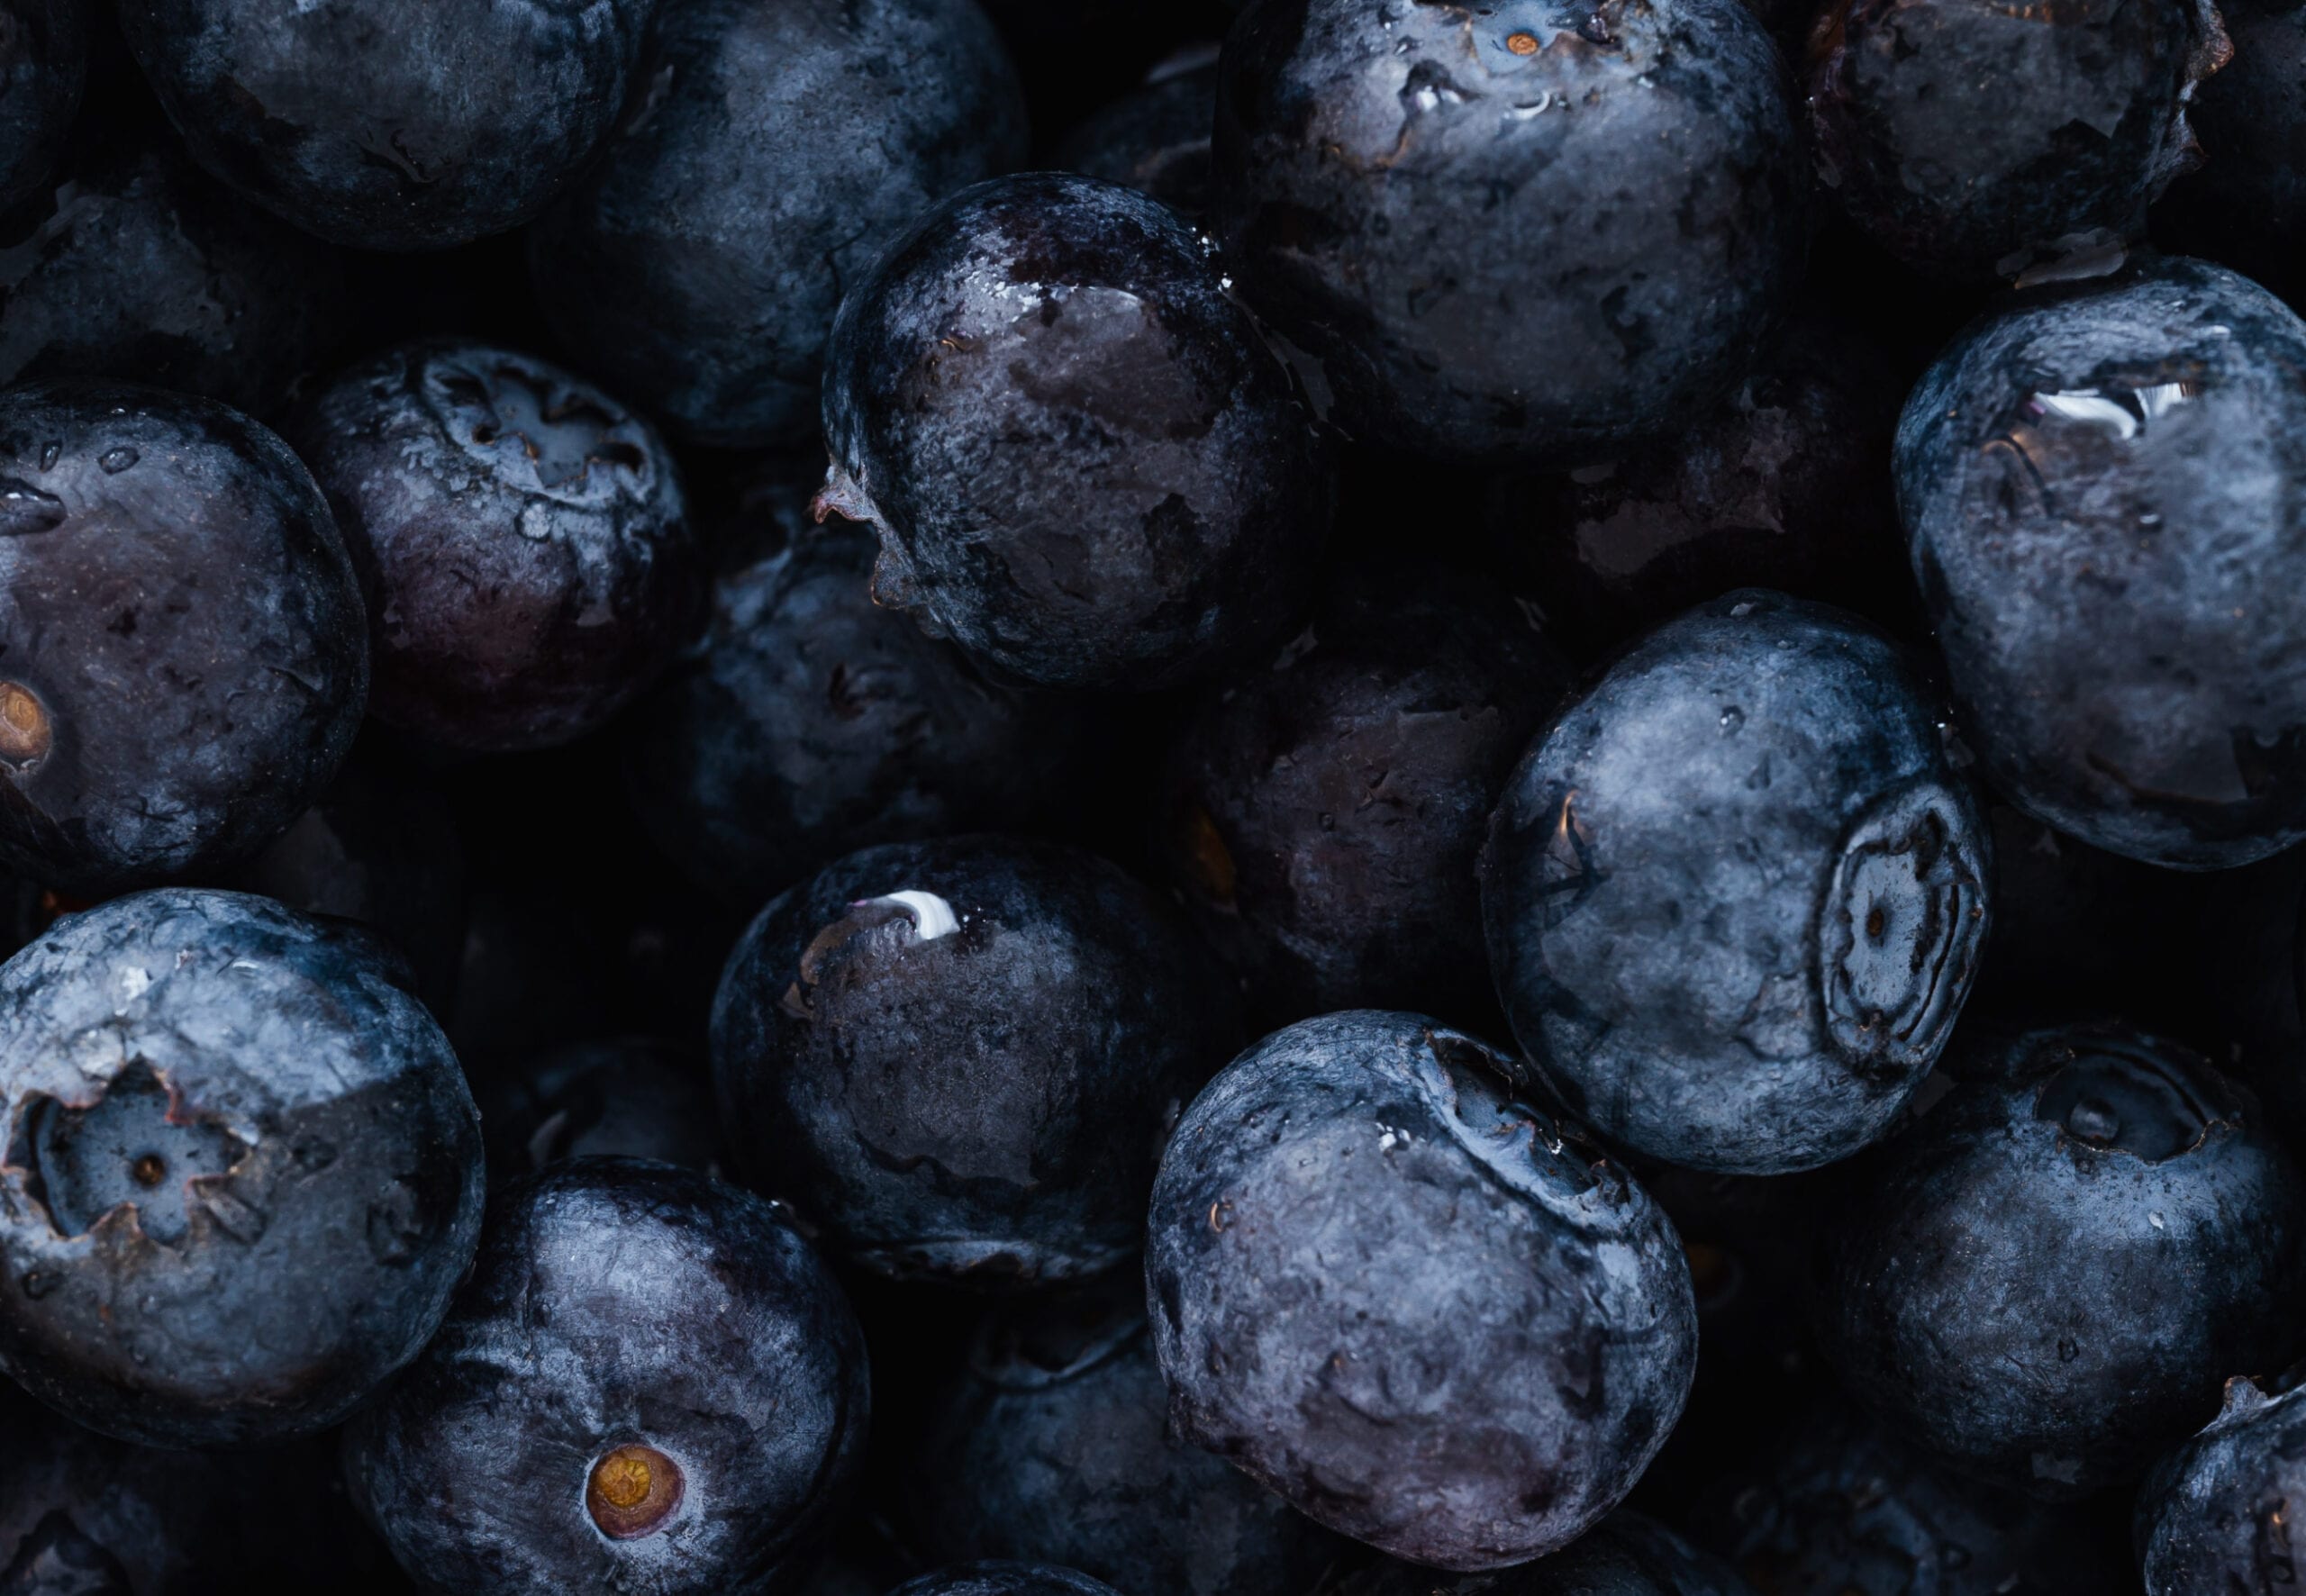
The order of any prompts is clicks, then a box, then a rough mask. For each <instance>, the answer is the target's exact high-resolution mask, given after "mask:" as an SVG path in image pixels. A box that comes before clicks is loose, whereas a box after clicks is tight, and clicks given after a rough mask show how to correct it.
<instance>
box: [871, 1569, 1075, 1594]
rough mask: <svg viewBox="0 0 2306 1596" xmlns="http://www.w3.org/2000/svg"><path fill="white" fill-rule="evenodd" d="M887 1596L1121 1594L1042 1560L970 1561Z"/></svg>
mask: <svg viewBox="0 0 2306 1596" xmlns="http://www.w3.org/2000/svg"><path fill="white" fill-rule="evenodd" d="M889 1596H1120V1593H1119V1592H1118V1591H1115V1590H1114V1589H1113V1588H1112V1586H1111V1585H1107V1584H1103V1583H1101V1582H1098V1581H1096V1580H1093V1579H1091V1578H1090V1577H1089V1576H1088V1575H1087V1574H1085V1573H1076V1572H1074V1571H1073V1570H1072V1569H1070V1568H1054V1567H1051V1566H1050V1565H1049V1564H1042V1563H971V1564H965V1565H963V1566H961V1567H959V1568H946V1569H940V1570H939V1571H938V1572H937V1573H924V1574H922V1575H921V1577H920V1578H919V1579H917V1580H913V1581H911V1582H908V1583H905V1584H903V1585H900V1586H898V1587H897V1588H896V1589H895V1590H894V1591H891V1592H889Z"/></svg>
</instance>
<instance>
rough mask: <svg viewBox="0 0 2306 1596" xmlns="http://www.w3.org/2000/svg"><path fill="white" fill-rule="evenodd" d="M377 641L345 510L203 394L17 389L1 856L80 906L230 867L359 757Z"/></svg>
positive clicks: (1, 749) (8, 398)
mask: <svg viewBox="0 0 2306 1596" xmlns="http://www.w3.org/2000/svg"><path fill="white" fill-rule="evenodd" d="M367 697H368V630H367V627H366V625H365V623H364V621H363V620H362V616H361V606H360V589H359V583H358V582H357V581H356V580H355V579H354V576H353V570H352V562H351V561H350V558H348V557H347V556H346V553H345V549H344V545H343V544H342V542H340V540H338V537H337V530H336V524H335V522H334V521H333V520H332V519H331V516H330V514H329V508H328V502H327V501H326V500H325V499H324V498H323V497H322V495H321V491H320V489H319V488H318V487H317V486H316V485H314V484H313V478H312V474H311V473H310V472H308V471H306V470H305V469H304V466H303V465H302V464H301V463H300V462H299V461H298V460H297V459H296V457H295V456H294V455H293V454H291V453H289V452H288V449H287V447H286V445H285V444H283V443H282V442H281V441H280V440H278V439H277V438H276V437H274V436H273V435H272V434H271V433H270V432H268V431H265V430H264V429H263V428H262V427H259V426H258V425H257V424H256V423H255V422H251V421H250V420H248V419H247V418H246V417H245V416H242V415H241V414H239V413H236V412H233V411H230V410H227V409H225V408H224V407H223V406H222V405H221V404H213V403H211V402H209V401H207V400H204V399H192V398H186V397H185V396H183V395H180V394H164V393H161V392H160V391H159V390H158V389H152V388H132V387H126V386H122V385H112V384H96V383H86V384H34V385H30V386H26V387H21V388H16V389H13V390H11V391H9V392H8V393H6V394H0V863H5V865H6V866H7V867H9V868H10V869H13V870H15V871H17V872H20V873H21V874H23V875H28V876H30V877H32V879H34V880H36V881H39V882H41V883H43V884H48V885H50V886H56V887H61V888H65V889H67V890H69V891H73V892H76V893H105V892H116V891H119V890H121V889H123V888H124V887H128V886H132V885H137V884H144V883H149V882H152V881H156V880H161V879H166V878H169V877H181V876H186V875H200V874H206V873H212V872H214V871H217V870H220V869H223V868H226V867H228V866H231V865H232V864H235V863H237V862H238V861H240V860H241V859H242V858H245V857H247V856H249V855H250V854H252V853H254V852H255V851H256V850H257V849H259V848H262V847H263V846H264V845H265V844H266V843H267V842H268V841H269V840H270V839H271V838H272V837H273V835H274V834H275V833H276V832H277V831H278V830H280V829H281V828H282V827H284V826H286V824H287V823H288V822H289V821H291V820H293V819H294V818H295V816H296V815H297V814H298V813H300V812H303V810H304V808H305V807H306V806H307V805H308V804H310V803H312V802H313V798H314V797H315V796H316V795H317V794H318V793H319V792H320V791H321V789H322V787H324V786H326V785H327V784H328V782H329V779H330V777H331V776H332V775H335V774H336V768H337V766H338V765H340V763H341V762H342V761H343V758H344V756H345V754H346V753H347V751H348V750H350V748H351V746H352V737H353V733H354V732H355V731H356V730H358V729H359V724H360V713H361V707H362V705H363V703H365V702H366V700H367Z"/></svg>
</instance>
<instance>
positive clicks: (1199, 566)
mask: <svg viewBox="0 0 2306 1596" xmlns="http://www.w3.org/2000/svg"><path fill="white" fill-rule="evenodd" d="M1228 289H1229V283H1228V281H1227V279H1225V278H1224V277H1222V276H1221V268H1220V267H1219V265H1218V263H1217V261H1216V260H1215V259H1214V258H1212V255H1211V253H1210V251H1209V249H1208V247H1207V245H1206V244H1205V242H1204V241H1203V240H1202V239H1201V238H1200V237H1199V236H1198V235H1197V234H1195V233H1194V231H1192V230H1191V229H1190V228H1189V227H1187V226H1186V225H1185V223H1184V222H1181V221H1179V220H1178V218H1177V217H1176V215H1175V214H1173V213H1170V212H1169V211H1167V210H1166V209H1164V208H1163V207H1162V206H1161V205H1159V204H1156V203H1155V202H1154V201H1152V200H1150V199H1148V198H1146V197H1145V196H1144V195H1139V194H1137V193H1134V192H1132V191H1130V190H1128V189H1125V188H1121V187H1119V186H1114V185H1112V184H1107V183H1099V182H1096V181H1094V180H1092V179H1090V178H1086V177H1072V176H1067V175H1060V174H1057V173H1040V174H1035V175H1030V176H1027V177H1012V178H1008V179H1003V180H997V181H994V182H992V183H987V184H984V185H981V186H978V187H976V188H972V189H969V190H967V191H966V192H964V193H962V194H960V195H956V196H954V197H953V198H952V199H950V200H949V201H947V202H946V203H945V204H941V205H940V206H938V207H937V208H936V209H935V210H933V211H931V212H930V213H928V214H927V215H926V216H924V217H922V218H921V221H920V222H917V223H915V225H914V226H913V228H912V231H909V232H908V233H907V234H906V235H905V236H904V237H903V239H902V240H900V241H899V242H897V243H896V244H895V245H894V246H892V248H891V249H890V252H889V253H888V254H887V255H886V256H885V257H884V258H882V260H881V262H880V264H879V265H878V266H877V267H876V268H874V270H873V272H872V274H871V275H870V276H869V277H867V278H865V279H864V280H863V281H862V282H861V283H860V284H858V286H857V288H856V289H855V291H854V292H852V293H851V294H850V295H849V297H848V299H847V300H845V301H844V302H843V303H842V305H841V313H840V321H839V322H838V323H837V324H836V325H835V327H834V330H833V341H832V347H831V351H830V353H829V355H828V357H827V363H826V373H825V389H824V422H825V435H826V439H827V441H828V442H829V443H830V444H831V449H832V455H833V469H832V473H831V476H830V477H829V478H828V481H827V484H826V487H825V491H824V494H822V497H821V498H820V500H819V503H820V504H821V505H822V506H823V507H824V509H825V510H826V511H830V512H839V513H840V514H843V515H847V516H849V517H851V518H852V519H856V520H860V521H872V522H873V523H874V525H875V526H876V529H877V530H879V532H880V537H881V563H880V566H879V568H878V570H877V571H876V574H875V577H874V582H875V590H876V595H877V596H878V597H879V598H880V600H881V601H882V602H883V603H891V604H895V605H897V606H900V607H902V608H904V609H907V610H911V611H912V612H914V613H915V614H917V615H918V616H919V617H920V618H921V621H922V622H923V624H924V625H926V626H928V627H929V628H930V629H931V630H933V631H936V632H939V633H940V634H943V635H949V636H950V637H951V638H952V639H954V640H955V641H956V642H958V643H959V644H960V645H961V646H962V647H963V648H967V649H968V650H969V651H970V652H971V653H973V654H976V655H978V656H980V657H983V658H985V659H988V660H990V661H992V662H993V663H994V665H996V666H998V667H1001V668H1003V669H1004V670H1007V671H1010V672H1012V673H1014V674H1016V675H1017V676H1022V677H1024V678H1026V679H1027V680H1030V681H1033V682H1039V683H1041V684H1043V685H1050V686H1066V687H1127V688H1130V689H1140V690H1141V689H1144V688H1148V687H1158V686H1167V685H1172V684H1174V683H1176V682H1178V681H1181V680H1183V679H1185V678H1186V677H1188V676H1194V675H1197V674H1202V673H1204V672H1206V671H1208V670H1210V669H1212V668H1213V667H1217V666H1219V665H1221V664H1223V663H1226V662H1228V661H1231V660H1235V659H1239V658H1244V657H1248V656H1249V655H1251V654H1254V653H1255V652H1256V651H1257V649H1259V648H1262V647H1263V646H1264V645H1266V643H1268V642H1271V641H1276V640H1277V639H1278V638H1279V637H1280V636H1281V635H1284V634H1285V632H1286V631H1287V630H1288V628H1289V625H1290V622H1291V621H1292V620H1293V619H1294V616H1295V614H1296V613H1297V612H1299V611H1300V610H1301V609H1302V608H1303V605H1304V604H1305V603H1306V602H1307V601H1308V600H1309V599H1310V597H1311V592H1310V588H1311V583H1312V570H1313V565H1314V561H1315V559H1316V558H1317V556H1318V554H1319V551H1320V548H1321V540H1322V538H1323V536H1324V534H1325V533H1326V531H1327V530H1328V524H1329V509H1330V494H1329V488H1328V463H1327V459H1326V456H1325V451H1324V450H1323V449H1321V446H1320V444H1319V441H1318V440H1317V439H1316V437H1315V434H1314V431H1313V429H1312V416H1311V414H1310V413H1309V412H1307V411H1306V410H1305V409H1304V408H1303V405H1302V404H1300V402H1299V400H1298V398H1297V396H1296V394H1295V392H1294V388H1293V387H1292V385H1291V379H1290V377H1289V375H1288V373H1287V370H1286V368H1285V367H1283V366H1282V364H1281V362H1280V360H1279V359H1278V358H1276V356H1275V355H1274V354H1273V352H1272V350H1271V349H1269V348H1268V347H1267V346H1266V343H1265V340H1264V339H1263V337H1262V335H1261V334H1260V333H1259V332H1258V331H1257V328H1256V326H1255V325H1254V324H1253V323H1252V322H1251V321H1250V320H1249V317H1248V314H1247V313H1245V312H1244V311H1243V310H1242V309H1241V308H1240V306H1239V304H1236V303H1235V302H1234V300H1233V299H1232V297H1231V295H1230V293H1229V291H1228Z"/></svg>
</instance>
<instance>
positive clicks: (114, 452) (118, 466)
mask: <svg viewBox="0 0 2306 1596" xmlns="http://www.w3.org/2000/svg"><path fill="white" fill-rule="evenodd" d="M142 458H144V457H143V456H141V455H140V454H138V453H137V452H136V451H135V450H134V449H130V448H128V447H126V446H125V445H123V446H122V447H121V448H119V449H106V450H104V453H103V454H101V455H99V456H97V457H96V464H97V465H99V466H101V467H104V475H105V476H119V475H120V474H121V473H122V472H123V471H125V470H127V469H128V468H129V467H132V466H133V465H135V464H136V462H137V461H138V460H141V459H142Z"/></svg>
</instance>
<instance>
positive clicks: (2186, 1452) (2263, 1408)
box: [2138, 1375, 2306, 1596]
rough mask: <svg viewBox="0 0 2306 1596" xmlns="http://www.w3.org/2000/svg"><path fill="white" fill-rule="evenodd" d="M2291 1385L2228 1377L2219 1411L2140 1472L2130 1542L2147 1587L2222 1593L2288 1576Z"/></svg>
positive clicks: (2294, 1487)
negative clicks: (2143, 1479) (2197, 1431)
mask: <svg viewBox="0 0 2306 1596" xmlns="http://www.w3.org/2000/svg"><path fill="white" fill-rule="evenodd" d="M2285 1387H2286V1388H2285ZM2300 1390H2301V1388H2300V1387H2297V1386H2294V1385H2288V1383H2287V1381H2286V1380H2276V1379H2274V1378H2271V1377H2269V1378H2267V1379H2265V1381H2264V1382H2263V1383H2261V1382H2259V1381H2255V1380H2252V1379H2251V1378H2249V1377H2248V1376H2247V1375H2238V1376H2236V1377H2235V1378H2234V1379H2232V1380H2229V1381H2228V1382H2227V1383H2226V1401H2225V1406H2224V1408H2223V1410H2221V1411H2220V1413H2219V1415H2218V1417H2217V1418H2215V1419H2211V1421H2210V1423H2209V1424H2208V1425H2207V1426H2205V1427H2204V1428H2203V1429H2202V1433H2201V1434H2200V1435H2197V1436H2195V1437H2193V1439H2192V1440H2190V1441H2188V1442H2187V1443H2186V1444H2185V1445H2184V1446H2180V1447H2178V1448H2177V1449H2176V1450H2175V1451H2174V1452H2172V1453H2171V1454H2170V1455H2169V1456H2168V1457H2166V1458H2165V1459H2164V1460H2163V1461H2162V1462H2161V1463H2160V1464H2158V1465H2156V1467H2155V1470H2154V1472H2153V1474H2150V1475H2148V1476H2147V1481H2146V1483H2145V1484H2144V1486H2142V1487H2141V1488H2140V1490H2139V1492H2138V1547H2139V1561H2140V1562H2141V1563H2142V1564H2144V1567H2145V1573H2146V1588H2147V1592H2148V1596H2229V1592H2234V1591H2272V1590H2278V1589H2280V1588H2281V1587H2282V1586H2283V1585H2285V1584H2292V1583H2295V1577H2294V1576H2295V1573H2296V1566H2297V1559H2296V1554H2295V1553H2294V1551H2293V1550H2292V1530H2291V1528H2290V1522H2289V1520H2290V1513H2291V1507H2290V1504H2291V1503H2292V1502H2293V1501H2297V1500H2299V1492H2300V1491H2301V1486H2302V1485H2306V1481H2301V1472H2306V1468H2302V1467H2301V1460H2306V1401H2301V1400H2300V1397H2299V1392H2300Z"/></svg>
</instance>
